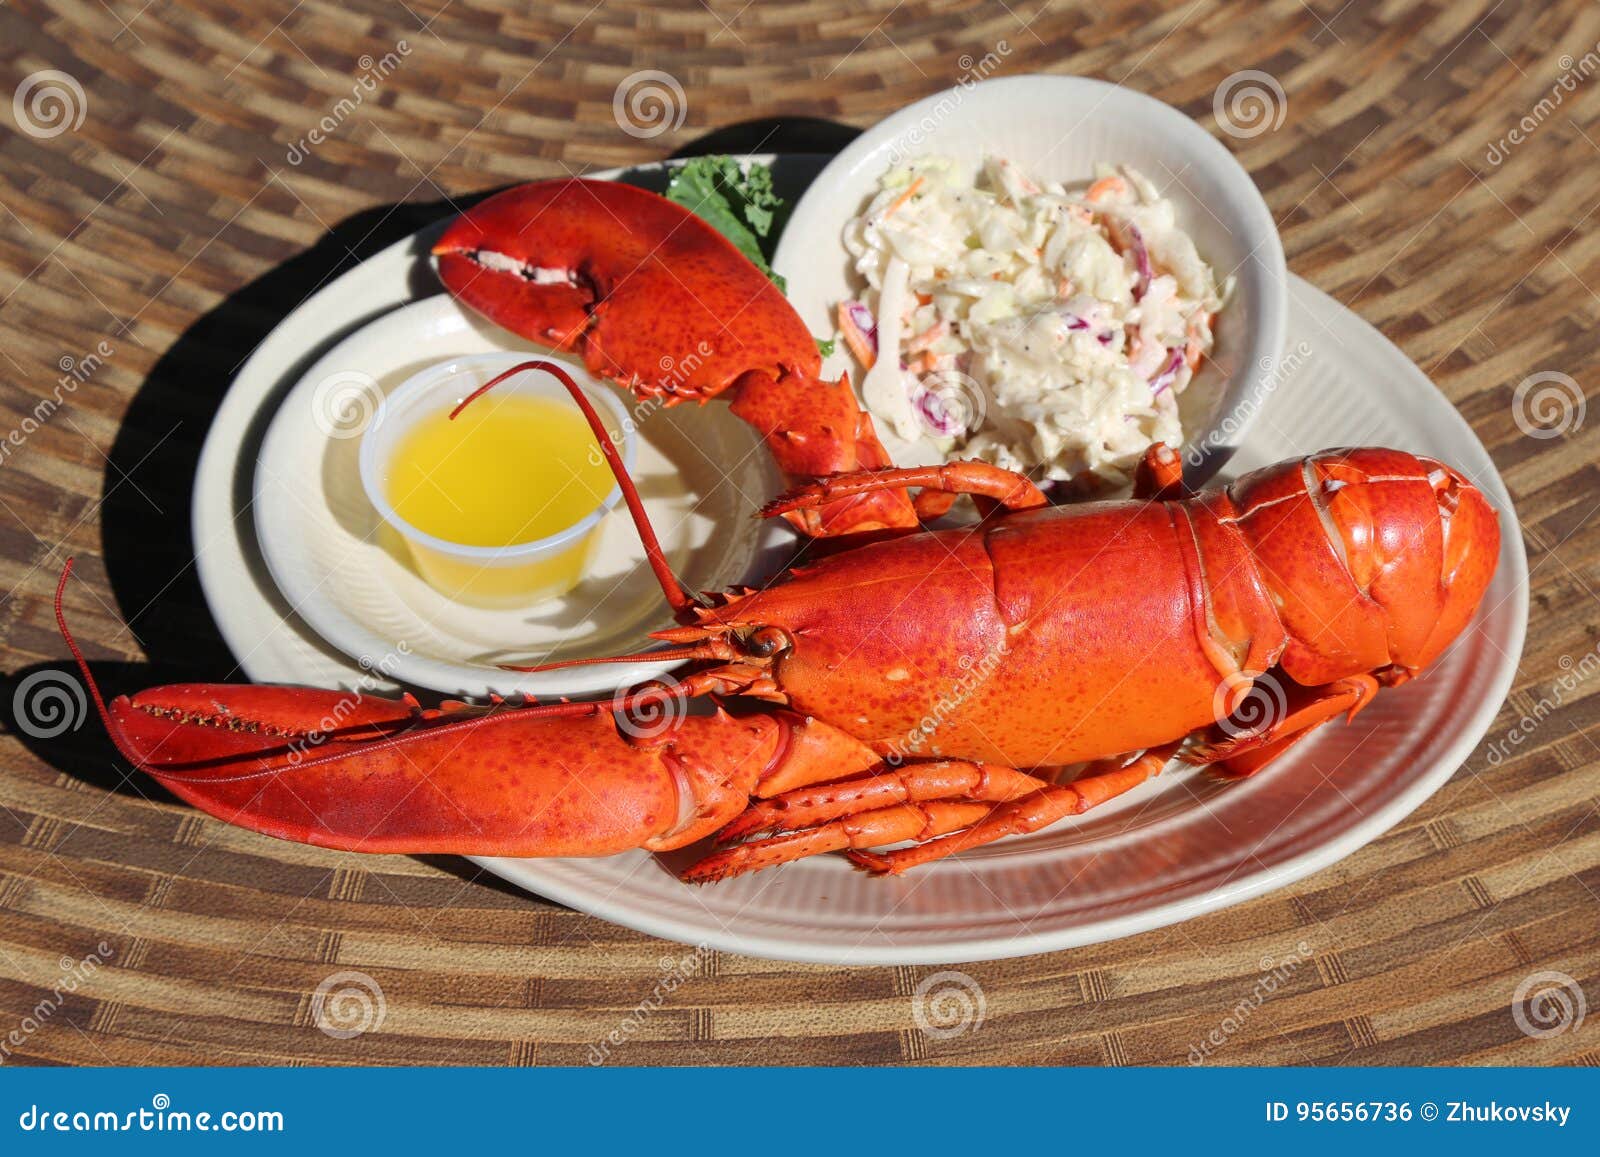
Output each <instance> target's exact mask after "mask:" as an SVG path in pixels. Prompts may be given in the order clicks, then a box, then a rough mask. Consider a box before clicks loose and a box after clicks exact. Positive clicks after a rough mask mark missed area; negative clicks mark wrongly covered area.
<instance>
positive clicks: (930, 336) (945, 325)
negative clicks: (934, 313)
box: [906, 321, 950, 353]
mask: <svg viewBox="0 0 1600 1157" xmlns="http://www.w3.org/2000/svg"><path fill="white" fill-rule="evenodd" d="M949 332H950V323H949V322H945V321H941V322H937V323H935V324H934V325H930V326H929V327H928V328H927V329H925V330H923V331H922V332H921V333H919V334H918V335H917V336H916V337H914V338H912V339H911V340H910V341H908V342H907V343H906V349H907V350H908V351H910V352H911V353H916V352H917V351H919V350H925V349H927V348H928V347H929V346H931V345H932V344H933V343H934V342H936V341H938V340H939V339H940V338H942V337H943V336H944V335H945V334H947V333H949Z"/></svg>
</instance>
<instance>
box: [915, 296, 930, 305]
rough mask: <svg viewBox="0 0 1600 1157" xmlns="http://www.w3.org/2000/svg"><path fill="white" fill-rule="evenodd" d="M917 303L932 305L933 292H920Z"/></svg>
mask: <svg viewBox="0 0 1600 1157" xmlns="http://www.w3.org/2000/svg"><path fill="white" fill-rule="evenodd" d="M917 304H918V305H932V304H933V294H931V293H919V294H917Z"/></svg>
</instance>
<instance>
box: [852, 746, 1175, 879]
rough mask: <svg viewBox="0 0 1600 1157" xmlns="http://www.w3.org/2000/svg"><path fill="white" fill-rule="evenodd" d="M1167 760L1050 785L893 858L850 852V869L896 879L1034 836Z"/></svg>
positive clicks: (1157, 757)
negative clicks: (940, 862)
mask: <svg viewBox="0 0 1600 1157" xmlns="http://www.w3.org/2000/svg"><path fill="white" fill-rule="evenodd" d="M1170 754H1171V752H1170V749H1167V748H1162V749H1160V750H1152V751H1147V752H1145V753H1144V754H1143V755H1141V756H1139V758H1137V759H1135V760H1134V761H1133V762H1131V763H1129V764H1126V765H1119V766H1117V767H1114V768H1112V769H1110V770H1107V771H1101V772H1098V773H1091V774H1089V775H1087V776H1085V777H1083V778H1081V779H1076V780H1073V781H1072V782H1071V783H1069V784H1052V785H1050V786H1048V787H1046V788H1044V789H1042V790H1040V791H1036V792H1034V793H1033V794H1032V795H1028V796H1024V797H1023V798H1021V799H1018V800H1012V801H1011V802H1010V803H1004V804H1001V805H1000V806H999V807H996V808H995V809H994V810H993V811H992V812H990V814H989V815H988V816H986V817H985V818H984V819H982V820H981V821H979V822H978V823H975V824H973V825H972V826H970V827H968V828H965V829H963V830H961V831H958V832H954V833H952V834H950V835H947V836H944V837H943V838H941V839H936V840H931V841H929V842H927V843H920V844H917V845H916V846H914V847H910V848H902V849H900V850H898V851H893V852H871V851H860V850H855V851H851V852H850V853H849V854H850V859H851V861H852V862H853V863H854V864H855V865H856V867H858V868H864V869H866V870H867V871H869V872H872V873H873V874H874V875H886V876H898V875H899V874H900V873H901V872H904V871H906V870H907V869H908V868H914V867H916V866H917V865H918V864H926V863H929V862H931V861H933V860H940V859H943V858H944V857H945V856H948V855H951V854H953V853H955V852H964V851H967V850H969V849H971V848H977V847H981V846H983V845H984V844H988V843H992V842H994V841H995V840H998V839H1001V838H1002V837H1004V836H1017V835H1025V834H1026V833H1028V832H1036V831H1039V830H1040V829H1042V828H1047V827H1049V826H1050V825H1051V824H1053V823H1055V822H1056V821H1057V820H1061V819H1065V818H1066V817H1067V816H1074V815H1082V814H1083V813H1084V812H1086V811H1088V810H1089V809H1090V808H1092V807H1095V806H1097V805H1099V804H1103V803H1105V802H1106V801H1107V800H1109V799H1115V798H1116V797H1117V796H1119V795H1122V794H1123V793H1124V792H1127V791H1131V790H1132V789H1134V788H1136V787H1138V786H1139V785H1140V784H1141V783H1143V782H1144V781H1145V780H1147V779H1149V778H1150V777H1151V776H1152V775H1155V774H1157V773H1159V772H1160V771H1161V769H1162V767H1164V766H1165V765H1166V762H1167V759H1168V757H1169V756H1170ZM1104 762H1106V761H1102V763H1104Z"/></svg>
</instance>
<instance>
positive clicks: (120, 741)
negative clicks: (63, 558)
mask: <svg viewBox="0 0 1600 1157" xmlns="http://www.w3.org/2000/svg"><path fill="white" fill-rule="evenodd" d="M71 577H72V559H71V558H68V559H67V562H66V565H65V566H63V567H62V568H61V580H60V581H59V582H57V583H56V626H57V627H58V628H60V630H61V637H62V638H63V639H65V640H66V641H67V650H69V651H71V652H72V657H73V659H75V660H76V661H77V664H78V671H79V672H80V673H81V674H82V675H83V681H84V682H85V683H87V684H88V685H89V697H90V698H91V699H93V700H94V709H95V710H96V711H98V712H99V713H100V722H101V723H103V724H104V725H105V729H106V734H107V735H109V736H110V737H111V743H112V746H114V747H115V748H116V749H117V752H118V754H120V755H121V756H122V758H123V759H126V760H127V761H128V762H129V763H131V764H133V766H134V767H139V768H144V767H146V764H145V761H144V759H143V758H141V757H140V755H139V754H138V752H136V751H135V750H134V748H133V744H131V743H129V742H128V739H127V736H125V735H124V734H123V733H122V725H121V724H119V723H118V722H117V720H116V717H115V716H113V715H112V714H111V709H110V708H109V707H107V706H106V701H105V696H103V695H101V694H100V684H98V683H96V682H95V679H94V672H92V671H90V670H89V660H87V659H85V658H84V657H83V651H82V650H81V649H80V648H79V646H78V641H77V640H76V639H74V638H73V637H72V632H71V631H69V630H68V629H67V616H66V615H65V614H63V613H62V611H61V597H62V596H63V595H64V594H65V593H66V590H67V580H68V579H69V578H71Z"/></svg>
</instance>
